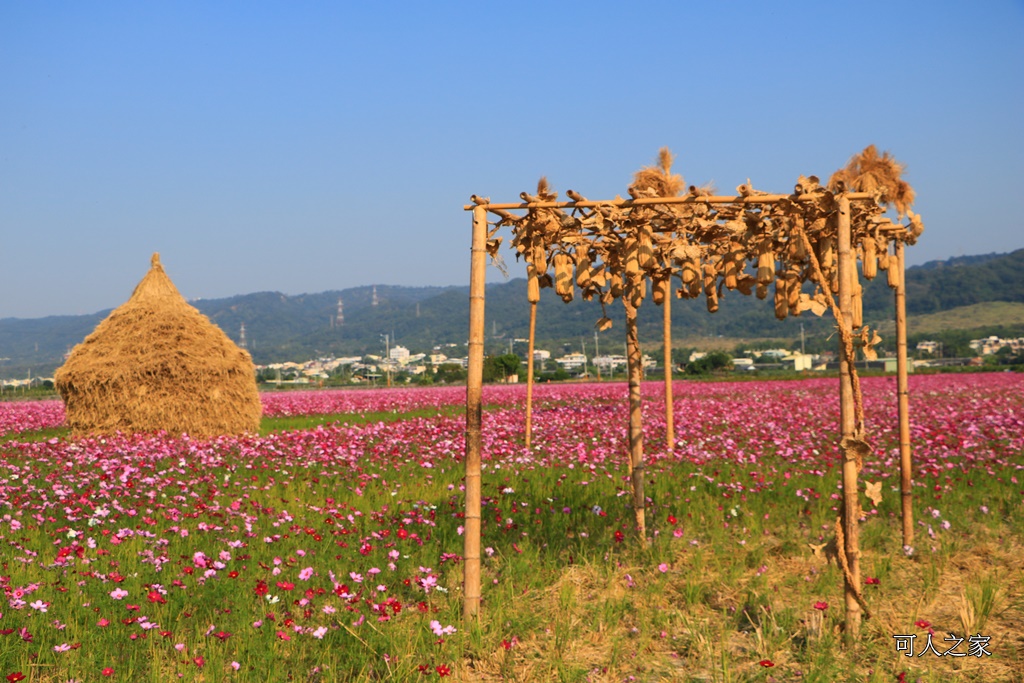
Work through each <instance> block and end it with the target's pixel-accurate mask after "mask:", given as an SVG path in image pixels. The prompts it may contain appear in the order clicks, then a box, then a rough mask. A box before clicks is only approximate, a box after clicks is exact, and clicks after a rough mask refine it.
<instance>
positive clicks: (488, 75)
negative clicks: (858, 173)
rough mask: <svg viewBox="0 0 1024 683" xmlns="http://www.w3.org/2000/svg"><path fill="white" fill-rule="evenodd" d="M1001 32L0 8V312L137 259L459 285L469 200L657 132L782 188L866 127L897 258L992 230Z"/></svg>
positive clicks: (960, 12) (1019, 169)
mask: <svg viewBox="0 0 1024 683" xmlns="http://www.w3.org/2000/svg"><path fill="white" fill-rule="evenodd" d="M1022 35H1024V3H1022V2H1021V1H1020V0H1016V1H1000V0H990V1H985V2H980V3H964V2H948V1H943V0H939V1H935V2H899V1H892V0H889V1H886V2H873V1H871V0H866V1H864V2H858V3H846V2H831V3H822V2H816V3H809V2H807V3H805V2H721V3H695V2H664V3H662V2H647V3H643V4H635V3H629V4H627V3H621V4H620V3H611V2H586V3H530V2H515V3H454V2H442V1H438V2H433V3H419V2H417V3H411V2H410V3H398V2H394V3H393V2H374V3H318V2H296V3H260V2H250V3H241V2H217V3H205V2H204V3H199V2H195V3H189V2H175V3H136V2H132V3H128V2H125V3H118V2H103V3H72V2H63V3H62V2H39V3H13V2H6V3H2V4H0V83H3V87H2V88H0V317H12V316H13V317H25V318H32V317H40V316H45V315H56V314H78V313H89V312H95V311H98V310H101V309H104V308H111V307H114V306H117V305H119V304H120V303H122V302H123V301H124V300H125V299H127V297H128V296H129V295H130V294H131V291H132V289H133V288H134V286H135V284H136V283H137V282H138V280H139V279H140V278H141V277H142V276H143V275H144V274H145V271H146V269H147V267H148V264H149V256H150V253H151V252H153V251H159V252H161V255H162V260H163V262H164V264H165V267H166V269H167V271H168V273H169V274H170V275H171V277H172V279H174V281H175V283H176V284H177V285H178V288H179V289H180V290H181V291H182V293H183V294H184V295H185V296H187V297H189V298H194V297H203V298H215V297H223V296H230V295H233V294H243V293H248V292H255V291H267V290H275V291H281V292H284V293H286V294H299V293H302V292H318V291H323V290H328V289H342V288H345V287H351V286H358V285H365V284H400V285H428V284H429V285H446V284H466V283H468V273H469V251H468V249H469V226H470V219H469V216H468V215H467V214H466V213H465V212H463V210H462V205H463V204H464V203H466V202H467V201H468V198H469V196H470V195H471V194H474V193H476V194H480V195H485V196H489V197H491V198H492V199H493V200H494V201H514V200H515V199H516V198H517V197H518V194H519V192H521V191H523V190H532V189H533V188H534V187H535V185H536V182H537V179H538V178H539V177H540V176H541V175H547V176H548V178H549V179H550V181H551V183H552V184H553V185H554V187H555V189H557V190H559V191H562V192H564V191H565V190H566V189H570V188H571V189H574V190H577V191H579V192H581V193H582V194H584V195H586V196H588V197H590V198H595V199H596V198H610V197H614V196H615V195H616V194H625V188H626V186H627V184H628V182H629V179H630V176H631V174H632V173H633V171H635V170H636V169H637V168H639V167H641V166H643V165H647V164H650V163H652V162H653V161H654V159H655V156H656V154H657V150H658V148H659V147H661V146H668V147H670V148H671V149H672V150H673V152H675V153H676V155H677V162H676V169H675V170H676V171H677V172H680V173H682V174H683V175H684V177H685V179H686V180H687V182H691V183H696V184H703V183H705V182H709V181H712V182H714V183H715V184H716V185H717V187H718V188H719V189H721V190H723V191H730V190H732V188H734V187H735V186H736V185H738V184H739V183H742V182H745V181H746V179H747V178H748V177H749V178H750V179H751V181H752V182H753V184H754V186H755V187H757V188H758V189H763V190H768V191H788V190H789V189H790V188H792V185H793V183H794V181H795V179H796V177H797V176H798V175H799V174H812V173H814V174H818V175H820V176H827V175H828V174H830V173H831V172H832V171H834V170H835V169H837V168H838V167H840V166H842V165H844V164H845V163H846V161H847V159H848V158H849V157H850V156H851V155H852V154H854V153H856V152H858V151H860V150H861V149H862V148H863V147H864V146H865V145H867V144H869V143H874V144H876V145H878V146H879V148H881V149H884V150H889V151H891V152H892V153H893V155H894V156H896V158H898V159H899V160H901V161H902V162H903V163H905V164H906V166H907V173H906V177H907V179H908V180H909V181H910V182H911V183H912V184H913V186H914V187H915V189H916V190H917V194H918V201H917V204H916V205H915V207H914V208H915V210H917V211H918V212H920V213H922V214H923V216H924V220H925V225H926V232H925V234H924V236H923V237H922V239H921V241H920V242H919V243H918V245H917V246H915V247H913V248H911V249H909V250H908V262H909V263H911V264H916V263H922V262H924V261H928V260H934V259H944V258H948V257H950V256H955V255H961V254H978V253H988V252H993V251H1011V250H1014V249H1018V248H1021V247H1024V236H1022V235H1024V230H1022V228H1024V225H1022V224H1024V220H1022V219H1021V217H1020V210H1019V208H1018V206H1017V203H1018V202H1017V199H1018V197H1019V193H1020V187H1021V185H1022V182H1024V134H1022V132H1021V131H1022V124H1021V122H1022V121H1024V40H1021V36H1022ZM508 257H509V260H511V252H509V254H508ZM515 272H516V271H513V274H515ZM500 277H501V276H500V275H499V274H497V273H494V274H493V276H492V279H500Z"/></svg>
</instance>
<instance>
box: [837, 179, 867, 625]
mask: <svg viewBox="0 0 1024 683" xmlns="http://www.w3.org/2000/svg"><path fill="white" fill-rule="evenodd" d="M837 199H838V201H839V211H838V223H839V225H838V227H839V230H838V232H839V235H838V252H839V264H838V267H839V311H840V317H841V319H840V320H838V321H836V322H837V323H838V324H839V325H840V332H841V334H840V341H839V344H840V350H839V422H840V426H841V432H842V442H843V443H844V444H845V442H847V440H848V439H853V438H854V437H855V435H856V430H857V415H856V409H855V406H854V398H853V379H852V376H851V372H850V364H851V363H852V362H853V361H854V358H853V355H852V351H853V349H852V345H848V344H847V340H849V339H850V338H851V337H852V332H853V288H854V286H855V281H854V278H856V277H857V262H856V256H855V254H854V251H853V246H852V244H851V242H852V236H851V229H850V200H849V198H848V197H847V196H846V195H842V194H841V195H839V196H838V197H837ZM840 450H841V452H842V453H843V508H842V511H843V514H842V516H841V524H842V532H843V549H842V550H843V552H844V553H845V555H846V562H847V565H848V566H849V570H850V571H849V575H847V574H846V573H845V572H844V576H843V584H844V597H845V602H846V630H845V632H844V637H845V639H846V641H847V643H850V642H853V640H854V639H855V638H856V637H857V636H858V634H859V633H860V620H861V608H860V604H859V602H858V601H857V594H858V591H859V589H860V537H859V529H858V520H859V518H860V500H859V499H858V491H857V460H856V458H855V457H854V454H853V453H852V451H850V450H847V449H846V448H845V447H844V446H841V447H840Z"/></svg>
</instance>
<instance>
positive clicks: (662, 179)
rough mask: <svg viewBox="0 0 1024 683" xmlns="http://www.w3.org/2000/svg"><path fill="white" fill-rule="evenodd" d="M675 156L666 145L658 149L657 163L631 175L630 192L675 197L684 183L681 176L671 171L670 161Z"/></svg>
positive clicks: (673, 159)
mask: <svg viewBox="0 0 1024 683" xmlns="http://www.w3.org/2000/svg"><path fill="white" fill-rule="evenodd" d="M673 161H675V157H674V156H673V154H672V152H670V151H669V149H668V147H662V148H661V149H660V150H658V164H657V165H656V166H647V167H644V168H642V169H640V170H639V171H637V172H636V173H635V174H634V175H633V186H632V187H631V188H630V194H633V193H634V192H635V193H636V194H637V196H651V197H675V196H677V195H679V194H680V193H682V191H683V188H684V187H685V185H686V184H685V183H684V182H683V177H682V176H681V175H678V174H674V173H672V162H673Z"/></svg>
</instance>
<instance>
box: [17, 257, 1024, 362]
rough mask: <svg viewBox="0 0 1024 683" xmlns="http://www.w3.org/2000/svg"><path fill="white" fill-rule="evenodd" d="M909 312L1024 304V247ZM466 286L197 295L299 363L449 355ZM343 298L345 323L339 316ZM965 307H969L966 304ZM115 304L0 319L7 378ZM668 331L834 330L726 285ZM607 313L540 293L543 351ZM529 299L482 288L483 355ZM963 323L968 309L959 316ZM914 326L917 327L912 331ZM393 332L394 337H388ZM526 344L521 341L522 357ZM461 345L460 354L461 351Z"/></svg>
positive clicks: (59, 353)
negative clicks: (389, 353)
mask: <svg viewBox="0 0 1024 683" xmlns="http://www.w3.org/2000/svg"><path fill="white" fill-rule="evenodd" d="M906 279H907V311H908V314H909V315H910V316H912V317H913V316H915V315H925V314H934V313H941V312H946V311H951V310H954V309H960V308H963V307H970V306H974V305H977V304H983V303H986V302H1015V303H1024V249H1018V250H1017V251H1014V252H1011V253H1007V254H985V255H978V256H962V257H957V258H951V259H948V260H946V261H933V262H929V263H926V264H923V265H921V266H915V267H911V268H908V269H907V273H906ZM468 294H469V288H468V286H451V287H397V286H390V285H376V286H371V285H368V286H363V287H355V288H350V289H344V290H334V291H327V292H320V293H317V294H300V295H295V296H288V295H285V294H281V293H279V292H257V293H254V294H243V295H238V296H233V297H228V298H224V299H201V300H196V301H192V302H190V303H192V305H194V306H195V307H196V308H198V309H199V310H200V311H201V312H202V313H203V314H205V315H206V316H208V317H209V318H210V319H211V320H212V321H213V322H214V323H216V324H217V325H219V326H220V327H221V329H223V330H224V331H225V332H226V333H227V334H228V336H229V337H231V338H232V339H234V340H235V341H239V340H240V333H241V329H242V325H243V324H244V326H245V334H246V345H247V348H248V349H249V351H250V352H251V353H252V355H253V360H254V361H255V362H256V363H258V364H266V363H270V362H275V361H285V360H294V361H302V360H307V359H310V358H314V357H323V356H330V355H334V356H342V355H345V356H351V355H365V354H377V355H383V354H384V351H385V346H386V343H387V344H390V345H392V346H394V345H395V344H396V343H397V344H401V345H402V346H405V347H407V348H409V349H410V350H412V352H413V353H416V352H429V351H430V350H431V349H432V348H433V347H435V346H439V345H445V344H454V345H456V348H455V349H454V350H452V351H450V352H448V353H447V355H449V356H458V355H463V354H464V353H465V350H464V347H463V346H462V345H464V344H465V342H466V338H467V334H468V320H469V298H468ZM893 300H894V297H893V294H892V290H891V289H889V287H888V285H887V284H886V277H885V273H884V272H883V273H881V274H880V276H879V277H878V278H876V279H875V280H873V281H871V282H866V283H865V289H864V319H865V321H866V322H868V323H869V324H872V323H875V324H883V325H884V324H885V322H886V321H890V320H891V319H892V317H893V310H894V303H893ZM339 301H340V302H341V304H342V313H343V319H340V318H339V317H338V307H339ZM964 310H965V311H968V312H969V309H964ZM109 312H110V311H109V310H107V311H100V312H97V313H94V314H91V315H76V316H50V317H46V318H35V319H23V318H4V319H0V377H4V378H11V377H25V376H26V374H27V373H29V372H31V373H32V374H33V375H34V376H40V375H43V376H45V375H50V374H52V372H53V370H54V369H55V368H56V367H58V366H59V365H60V364H61V363H62V362H63V357H64V354H65V353H67V352H68V351H69V350H70V349H71V348H72V347H73V346H74V345H75V344H77V343H79V342H81V341H82V339H84V338H85V336H86V335H88V334H89V333H90V332H91V331H92V330H93V328H95V327H96V325H97V324H98V323H99V322H100V321H101V320H102V319H103V318H104V317H106V316H107V315H108V314H109ZM607 314H608V316H609V317H610V318H611V319H612V320H613V327H612V329H611V330H608V331H606V332H602V333H600V335H599V337H598V343H599V345H600V349H601V350H602V351H604V352H612V353H619V352H621V351H620V350H621V349H622V344H623V343H624V332H623V329H624V328H623V319H624V318H623V314H622V307H621V305H620V304H617V303H616V304H613V305H611V306H609V307H608V311H607ZM672 315H673V319H672V322H673V324H672V327H673V337H674V338H675V339H679V340H683V339H685V340H688V343H691V344H695V345H699V344H700V340H701V339H705V340H709V339H718V338H719V337H721V338H722V339H726V340H729V339H732V340H740V339H743V340H752V339H781V340H792V339H798V338H799V337H800V335H801V333H803V334H804V335H805V336H806V337H808V338H810V339H812V340H813V339H818V340H820V341H824V340H826V339H828V338H829V336H830V335H831V333H832V328H833V323H832V321H831V318H830V317H829V316H826V317H824V318H817V317H815V316H813V315H812V314H810V313H804V314H803V315H802V316H800V317H799V318H797V319H796V320H793V319H787V320H784V321H779V320H776V319H775V315H774V309H773V307H772V303H771V300H770V298H769V299H768V300H766V301H761V300H758V299H757V298H755V297H752V296H743V295H742V294H739V293H738V292H726V293H725V294H724V296H723V297H722V300H721V307H720V309H719V311H718V312H717V313H716V314H714V315H711V314H709V313H708V312H707V309H706V306H705V302H704V300H703V298H700V299H694V300H680V299H674V300H673V304H672ZM601 316H602V311H601V306H600V304H599V303H597V302H596V301H591V302H586V301H582V300H581V299H580V298H579V297H578V296H577V298H576V299H575V300H573V301H572V302H571V303H569V304H563V303H562V301H561V299H559V298H558V297H557V296H556V295H555V294H554V292H553V291H552V290H550V289H546V290H542V297H541V302H540V304H539V305H538V320H537V339H538V348H548V349H549V350H551V351H552V352H553V353H561V351H562V349H563V348H567V347H572V348H573V349H574V350H579V349H580V345H581V344H585V345H586V346H587V349H588V352H592V351H593V346H592V345H593V343H594V340H595V335H594V323H595V322H596V321H597V320H598V318H600V317H601ZM528 324H529V305H528V304H527V302H526V282H525V280H523V279H512V280H509V281H506V282H501V283H494V284H489V285H488V287H487V312H486V328H487V329H486V335H487V351H488V353H491V352H500V351H502V350H504V351H506V352H507V350H508V349H509V348H512V346H511V345H512V343H513V342H514V340H516V339H524V338H525V337H526V336H527V334H528ZM958 324H959V325H960V326H961V327H963V328H965V329H967V328H971V327H980V325H972V324H971V320H970V315H969V314H968V315H965V316H962V317H961V318H960V322H959V323H958ZM639 326H640V338H641V340H642V342H644V343H645V344H646V343H649V344H650V345H651V346H660V344H661V326H662V311H661V308H660V307H658V306H655V305H654V304H653V303H652V302H650V301H646V302H645V304H644V305H643V306H642V307H641V310H640V314H639ZM911 331H913V330H912V328H911ZM385 335H387V342H385ZM524 348H525V347H515V350H516V351H517V352H521V351H523V349H524ZM460 349H461V350H460Z"/></svg>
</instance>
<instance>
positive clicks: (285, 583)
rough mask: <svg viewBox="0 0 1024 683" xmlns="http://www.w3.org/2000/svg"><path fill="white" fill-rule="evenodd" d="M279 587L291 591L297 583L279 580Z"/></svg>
mask: <svg viewBox="0 0 1024 683" xmlns="http://www.w3.org/2000/svg"><path fill="white" fill-rule="evenodd" d="M277 587H278V588H280V589H281V590H283V591H290V590H292V589H293V588H295V584H294V583H292V582H291V581H278V582H277Z"/></svg>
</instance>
